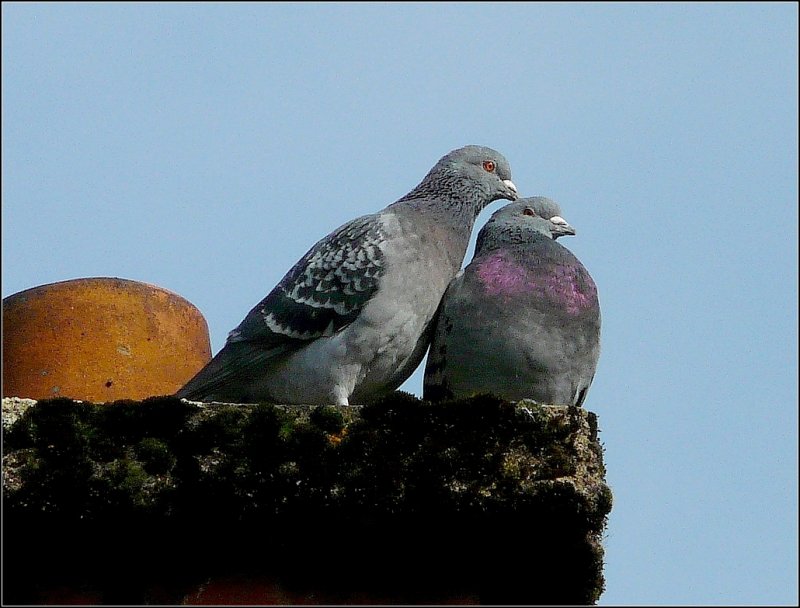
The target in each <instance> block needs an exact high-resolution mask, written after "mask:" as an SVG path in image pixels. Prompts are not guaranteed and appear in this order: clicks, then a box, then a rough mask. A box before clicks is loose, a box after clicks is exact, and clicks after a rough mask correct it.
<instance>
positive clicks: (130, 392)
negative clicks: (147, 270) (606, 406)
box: [3, 277, 211, 403]
mask: <svg viewBox="0 0 800 608" xmlns="http://www.w3.org/2000/svg"><path fill="white" fill-rule="evenodd" d="M210 359H211V343H210V340H209V337H208V325H207V324H206V321H205V319H204V318H203V315H202V314H201V313H200V311H199V310H198V309H197V308H195V306H194V305H193V304H191V303H190V302H188V301H187V300H185V299H184V298H182V297H180V296H179V295H177V294H174V293H172V292H170V291H167V290H166V289H162V288H161V287H157V286H155V285H149V284H147V283H140V282H137V281H130V280H127V279H116V278H105V277H102V278H87V279H75V280H71V281H62V282H59V283H50V284H48V285H41V286H39V287H34V288H32V289H26V290H25V291H21V292H19V293H15V294H14V295H11V296H8V297H7V298H4V299H3V396H4V397H28V398H31V399H46V398H50V397H69V398H71V399H80V400H83V401H93V402H97V403H102V402H106V401H114V400H116V399H137V400H138V399H143V398H145V397H149V396H153V395H171V394H172V393H174V392H175V391H176V390H177V389H179V388H180V387H181V386H183V385H184V384H185V383H186V381H188V380H189V379H190V378H191V377H192V376H194V374H196V373H197V372H198V371H199V370H200V369H201V368H202V367H203V366H204V365H205V364H206V363H208V361H209V360H210Z"/></svg>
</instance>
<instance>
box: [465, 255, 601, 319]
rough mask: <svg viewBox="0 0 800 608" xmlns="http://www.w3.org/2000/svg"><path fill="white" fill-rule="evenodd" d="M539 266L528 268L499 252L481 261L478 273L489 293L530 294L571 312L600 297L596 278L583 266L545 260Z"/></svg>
mask: <svg viewBox="0 0 800 608" xmlns="http://www.w3.org/2000/svg"><path fill="white" fill-rule="evenodd" d="M538 270H539V272H537V268H526V267H525V266H523V265H521V264H519V263H517V262H515V261H512V260H509V259H507V258H506V255H505V254H504V253H503V252H497V253H495V254H493V255H491V256H489V257H488V258H486V259H485V260H483V261H481V262H479V264H478V266H477V269H476V273H477V275H478V279H479V280H480V282H481V284H482V285H483V289H484V292H485V293H486V294H487V295H489V296H494V297H498V296H499V297H504V298H508V297H511V296H516V295H520V294H530V295H531V296H533V297H536V298H543V299H547V300H550V301H552V302H554V303H556V304H558V305H559V306H560V307H561V308H563V309H564V310H566V312H568V313H569V314H578V313H580V312H581V311H582V310H585V309H586V308H588V307H590V306H593V305H594V303H595V301H596V299H597V291H596V288H595V286H594V282H593V281H592V279H591V278H590V277H589V276H588V274H587V273H586V272H585V271H584V270H583V269H582V268H581V267H579V266H562V265H553V264H546V265H545V266H542V267H541V268H539V269H538ZM543 271H544V272H543Z"/></svg>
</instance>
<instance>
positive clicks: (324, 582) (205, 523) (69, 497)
mask: <svg viewBox="0 0 800 608" xmlns="http://www.w3.org/2000/svg"><path fill="white" fill-rule="evenodd" d="M3 418H4V425H3V433H4V455H3V473H4V475H3V494H4V497H3V499H4V507H5V511H4V515H5V517H4V549H5V553H4V555H5V564H6V566H5V567H6V573H5V574H6V576H5V581H6V586H5V589H4V594H5V597H4V600H5V601H6V602H12V603H13V602H38V601H42V591H41V590H42V589H43V588H44V589H54V588H56V587H58V586H59V585H61V588H62V589H63V588H64V586H67V587H68V588H72V589H75V588H80V589H84V590H86V593H90V594H91V593H94V594H95V595H94V596H91V597H93V598H94V599H95V600H96V601H102V602H104V603H175V602H180V601H181V600H183V599H187V598H188V599H187V601H193V602H197V601H199V600H198V598H199V599H202V597H201V596H200V595H198V593H199V592H198V589H200V585H201V584H202V583H208V581H209V580H210V581H212V583H213V581H214V580H217V581H219V580H222V579H226V577H227V579H226V580H229V579H230V577H238V579H237V580H249V581H251V583H250V584H251V594H250V596H249V601H250V602H253V601H255V602H256V603H268V602H270V598H275V597H279V598H283V599H282V601H283V602H285V601H287V600H286V598H287V597H288V598H290V601H291V603H348V602H350V601H364V598H366V601H370V602H373V603H389V602H390V601H391V602H394V603H440V602H443V601H451V602H452V601H457V600H458V598H461V599H462V600H463V601H464V602H465V603H474V602H475V601H480V602H482V603H526V604H542V603H571V604H576V603H577V604H582V603H593V602H595V601H597V599H598V598H599V596H600V594H601V593H602V590H603V575H602V557H603V549H602V544H601V538H602V533H603V530H604V527H605V523H606V517H607V515H608V513H609V511H610V509H611V493H610V491H609V489H608V487H607V485H606V484H605V480H604V476H605V470H604V467H603V458H602V447H601V445H600V442H599V441H598V438H597V421H596V417H595V415H594V414H593V413H591V412H588V411H586V410H584V409H581V408H571V407H556V406H540V405H536V404H534V403H532V402H525V401H522V402H519V403H517V404H513V403H509V402H505V401H502V400H499V399H496V398H494V397H491V396H480V397H475V398H472V399H466V400H458V401H452V402H446V403H440V404H431V403H428V402H425V401H421V400H419V399H417V398H415V397H413V396H411V395H408V394H405V393H399V392H398V393H395V394H393V395H391V396H389V397H387V398H386V399H384V400H382V401H380V402H378V403H376V404H373V405H368V406H363V407H332V406H331V407H327V406H326V407H311V406H273V405H264V404H262V405H233V404H209V405H201V404H194V403H189V402H182V401H179V400H177V399H174V398H172V397H158V398H151V399H146V400H144V401H141V402H130V401H120V402H114V403H109V404H104V405H96V404H90V403H80V402H73V401H69V400H66V399H55V400H48V401H40V402H38V403H35V404H33V403H31V402H22V401H19V400H17V401H13V400H7V399H4V400H3ZM264 577H266V578H267V579H268V580H269V581H270V582H269V585H271V587H270V588H271V589H272V592H270V593H271V595H270V593H266V592H264V594H263V595H262V596H260V597H253V593H255V592H252V589H257V588H261V587H258V584H262V586H263V581H264V580H265V578H264ZM253 581H261V582H260V583H258V584H256V583H254V582H253ZM48 585H49V587H48ZM253 585H255V587H253ZM276 589H278V590H279V591H280V593H277V592H276V591H275V590H276ZM37 594H38V595H37ZM364 594H366V596H365V595H364ZM223 599H224V598H223ZM214 601H217V602H219V601H220V598H219V597H215V598H214Z"/></svg>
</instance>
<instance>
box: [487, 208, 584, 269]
mask: <svg viewBox="0 0 800 608" xmlns="http://www.w3.org/2000/svg"><path fill="white" fill-rule="evenodd" d="M560 213H561V208H560V207H559V206H558V204H557V203H556V202H555V201H552V200H550V199H549V198H545V197H543V196H535V197H532V198H523V199H519V200H517V201H516V202H513V203H509V204H508V205H505V206H503V207H501V208H500V209H498V210H497V211H495V212H494V213H493V214H492V217H490V218H489V221H488V222H486V225H485V226H484V227H483V228H481V231H480V232H479V233H478V238H477V241H476V243H475V253H476V255H477V254H478V253H480V252H482V251H484V250H488V249H494V248H496V247H498V246H501V245H505V244H511V243H527V242H529V241H530V240H532V239H533V238H535V237H536V236H537V235H544V236H546V237H548V238H551V239H553V240H555V239H557V238H558V237H561V236H565V235H574V234H575V229H574V228H573V227H572V226H570V225H569V224H568V223H567V221H566V220H565V219H564V218H562V217H561V215H560Z"/></svg>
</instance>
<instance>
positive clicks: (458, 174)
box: [401, 146, 517, 217]
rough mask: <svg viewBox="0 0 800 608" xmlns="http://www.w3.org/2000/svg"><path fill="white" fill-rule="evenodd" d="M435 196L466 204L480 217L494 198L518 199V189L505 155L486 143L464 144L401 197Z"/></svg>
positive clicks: (475, 215) (424, 197) (447, 155)
mask: <svg viewBox="0 0 800 608" xmlns="http://www.w3.org/2000/svg"><path fill="white" fill-rule="evenodd" d="M432 198H435V199H437V200H444V201H446V202H447V203H449V204H455V205H458V206H465V205H466V206H468V207H469V208H470V209H471V211H472V212H473V213H474V215H473V217H477V215H478V213H480V212H481V210H483V208H484V207H486V206H487V205H488V204H489V203H491V202H493V201H496V200H498V199H506V200H510V201H513V200H516V199H517V188H516V186H515V185H514V182H512V181H511V167H510V166H509V164H508V161H507V160H506V159H505V157H504V156H503V155H502V154H500V153H499V152H497V151H496V150H492V149H491V148H487V147H485V146H464V147H463V148H458V149H457V150H453V151H452V152H450V153H448V154H445V155H444V156H443V157H442V158H441V159H439V162H437V163H436V164H435V165H434V166H433V168H432V169H431V170H430V171H429V172H428V174H427V175H426V176H425V178H424V179H423V180H422V182H421V183H420V184H419V186H417V187H416V188H414V190H412V191H411V192H410V193H409V194H407V195H406V196H405V197H403V199H401V200H411V199H432Z"/></svg>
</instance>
